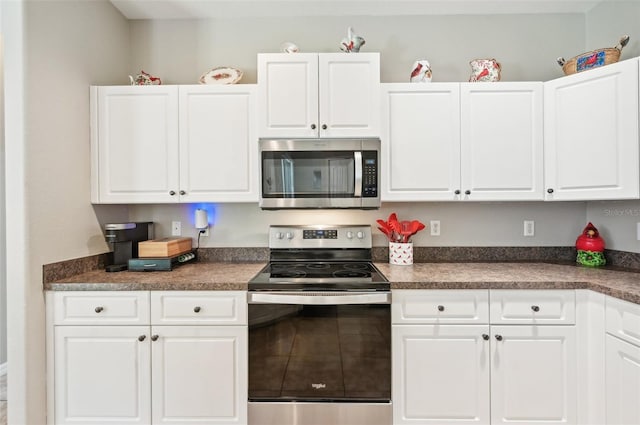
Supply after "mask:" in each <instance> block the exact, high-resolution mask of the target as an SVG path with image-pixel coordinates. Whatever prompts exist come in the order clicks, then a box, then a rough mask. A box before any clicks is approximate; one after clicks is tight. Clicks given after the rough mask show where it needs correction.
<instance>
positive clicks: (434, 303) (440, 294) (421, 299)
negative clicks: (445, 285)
mask: <svg viewBox="0 0 640 425" xmlns="http://www.w3.org/2000/svg"><path fill="white" fill-rule="evenodd" d="M392 300H393V301H392V304H391V320H392V323H394V324H401V323H402V324H408V323H416V324H418V323H419V324H423V323H429V324H437V323H458V324H486V323H489V293H488V291H487V290H484V289H479V290H429V289H423V290H421V289H417V290H412V289H410V290H404V289H403V290H395V291H393V292H392Z"/></svg>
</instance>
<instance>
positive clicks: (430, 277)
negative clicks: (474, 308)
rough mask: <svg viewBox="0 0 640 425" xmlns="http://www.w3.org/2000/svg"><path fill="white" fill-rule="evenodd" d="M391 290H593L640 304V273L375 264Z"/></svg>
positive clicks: (513, 266)
mask: <svg viewBox="0 0 640 425" xmlns="http://www.w3.org/2000/svg"><path fill="white" fill-rule="evenodd" d="M376 267H378V269H379V270H380V271H381V272H382V274H384V275H385V276H386V277H387V279H389V281H390V282H392V284H391V288H392V289H591V290H593V291H596V292H600V293H603V294H606V295H611V296H613V297H616V298H620V299H623V300H626V301H631V302H633V303H636V304H640V273H637V272H629V271H619V270H610V269H594V268H587V267H577V266H575V265H562V264H549V263H416V264H413V265H411V266H394V265H390V264H388V263H376Z"/></svg>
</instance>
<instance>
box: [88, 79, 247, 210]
mask: <svg viewBox="0 0 640 425" xmlns="http://www.w3.org/2000/svg"><path fill="white" fill-rule="evenodd" d="M255 91H256V87H255V85H250V84H243V85H237V86H113V87H92V88H91V98H92V103H91V105H92V112H91V118H92V130H91V131H92V137H91V147H92V197H91V201H92V202H93V203H173V202H257V201H258V191H257V190H258V188H257V184H258V178H257V170H258V166H257V140H256V137H255V134H254V131H255V124H254V119H255Z"/></svg>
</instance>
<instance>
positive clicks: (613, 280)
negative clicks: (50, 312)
mask: <svg viewBox="0 0 640 425" xmlns="http://www.w3.org/2000/svg"><path fill="white" fill-rule="evenodd" d="M375 265H376V267H378V269H379V270H380V271H381V272H382V273H383V274H384V275H385V276H386V277H387V279H389V281H390V282H391V288H392V289H591V290H594V291H596V292H600V293H604V294H606V295H611V296H614V297H616V298H620V299H623V300H626V301H630V302H634V303H637V304H640V273H637V272H629V271H619V270H611V269H592V268H587V267H576V266H575V265H563V264H550V263H416V264H413V265H412V266H392V265H389V264H388V263H382V262H381V263H376V264H375ZM263 266H264V263H227V262H218V263H210V262H202V263H191V264H185V265H182V266H180V267H177V268H176V269H174V270H173V271H170V272H128V271H125V272H117V273H107V272H105V271H103V270H94V271H89V272H85V273H81V274H77V275H73V276H71V277H68V278H65V279H61V280H56V281H53V282H49V283H45V284H44V289H45V290H52V291H74V290H79V291H92V290H93V291H118V290H122V291H132V290H246V289H247V283H248V282H249V280H250V279H251V278H252V277H253V276H255V275H256V274H257V273H258V272H259V271H260V270H261V269H262V267H263Z"/></svg>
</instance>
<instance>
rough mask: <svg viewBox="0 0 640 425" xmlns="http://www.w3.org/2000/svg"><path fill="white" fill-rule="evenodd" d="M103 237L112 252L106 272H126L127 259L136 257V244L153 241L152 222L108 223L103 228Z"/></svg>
mask: <svg viewBox="0 0 640 425" xmlns="http://www.w3.org/2000/svg"><path fill="white" fill-rule="evenodd" d="M104 230H105V232H104V237H105V239H106V240H107V242H108V243H109V248H110V249H111V251H112V252H113V260H112V262H111V264H107V266H106V268H105V270H106V271H108V272H119V271H122V270H127V267H128V263H129V259H130V258H137V257H138V242H141V241H146V240H149V239H153V222H150V221H143V222H136V223H109V224H105V226H104Z"/></svg>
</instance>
